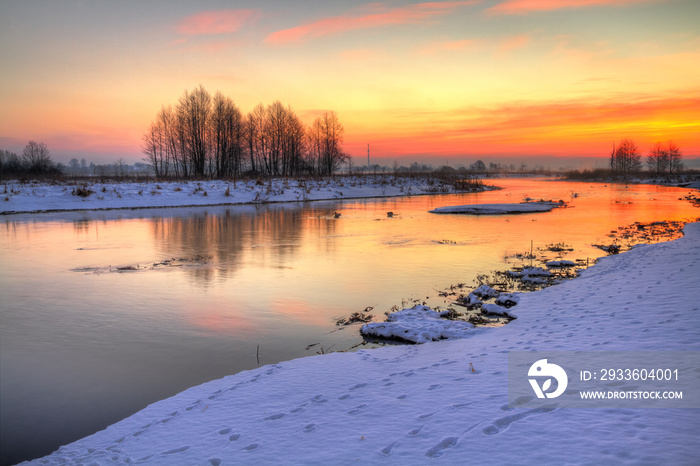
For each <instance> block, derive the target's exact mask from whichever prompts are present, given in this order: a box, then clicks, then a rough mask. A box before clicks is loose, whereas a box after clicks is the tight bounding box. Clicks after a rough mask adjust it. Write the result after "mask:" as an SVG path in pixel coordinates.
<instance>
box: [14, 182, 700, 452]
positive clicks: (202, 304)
mask: <svg viewBox="0 0 700 466" xmlns="http://www.w3.org/2000/svg"><path fill="white" fill-rule="evenodd" d="M492 183H493V184H496V185H498V186H502V187H503V188H504V189H502V190H498V191H489V192H483V193H472V194H458V195H437V196H413V197H405V198H387V199H367V200H346V201H333V202H312V203H306V204H294V203H290V204H269V205H256V206H251V205H249V206H237V207H201V208H186V209H184V208H183V209H150V210H137V211H127V210H115V211H106V212H69V213H61V214H39V215H10V216H5V217H2V218H1V219H0V221H1V222H2V224H1V226H0V290H1V299H0V317H1V319H2V320H1V325H0V402H1V403H0V409H1V412H0V414H1V416H0V422H1V425H0V431H1V432H2V435H1V436H0V442H1V444H0V449H1V451H2V464H12V463H15V462H17V461H20V460H22V459H29V458H34V457H38V456H42V455H45V454H48V453H50V452H51V451H53V450H55V449H57V448H58V446H59V445H61V444H66V443H70V442H72V441H75V440H77V439H79V438H81V437H83V436H86V435H89V434H91V433H94V432H96V431H98V430H100V429H103V428H104V427H106V426H108V425H109V424H112V423H114V422H117V421H119V420H120V419H123V418H124V417H126V416H128V415H130V414H132V413H134V412H136V411H138V410H140V409H141V408H143V407H145V406H146V405H148V404H150V403H153V402H155V401H158V400H160V399H163V398H166V397H169V396H172V395H174V394H176V393H178V392H180V391H182V390H184V389H186V388H188V387H191V386H193V385H197V384H200V383H203V382H206V381H209V380H212V379H216V378H220V377H223V376H225V375H230V374H234V373H236V372H239V371H242V370H247V369H253V368H255V367H258V366H259V365H264V364H270V363H275V362H279V361H282V360H289V359H293V358H297V357H303V356H309V355H313V354H316V353H317V352H319V351H321V348H323V351H336V350H343V349H346V348H349V347H351V346H353V345H356V344H358V343H360V342H361V341H362V339H361V337H360V336H359V332H358V330H359V326H358V325H352V326H347V327H337V326H336V325H335V323H334V322H335V319H336V318H338V317H342V316H347V315H349V314H351V313H353V312H358V311H362V310H363V309H365V308H366V307H368V306H372V307H374V310H373V313H374V314H375V315H378V316H379V318H380V320H381V316H382V314H383V313H384V312H385V311H389V310H390V309H391V307H392V306H395V305H400V304H401V302H402V300H408V299H419V300H427V302H428V303H429V304H432V305H436V304H440V303H438V301H437V296H436V290H443V289H445V288H446V287H449V286H450V285H452V284H456V283H467V284H471V283H473V281H474V279H475V277H476V275H477V274H479V273H484V272H488V271H491V270H496V269H501V270H503V269H505V268H507V265H506V257H507V256H509V255H512V254H514V253H518V252H523V253H524V252H528V251H529V249H530V247H531V243H532V244H533V245H534V247H535V248H537V247H542V246H544V245H546V244H550V243H558V242H564V243H566V244H568V245H570V246H572V247H573V249H574V251H572V252H570V253H568V255H567V256H566V258H567V259H572V260H574V259H584V260H585V259H587V258H589V259H594V258H596V257H599V256H601V255H602V252H601V251H600V250H598V249H596V248H593V247H592V246H591V245H592V244H594V243H596V242H605V241H606V235H607V234H608V233H609V232H610V231H611V230H614V229H616V228H617V227H620V226H624V225H628V224H630V223H633V222H635V221H640V222H647V221H655V220H683V219H689V218H691V217H694V216H695V217H697V215H698V209H697V208H695V207H693V206H691V204H690V203H689V202H687V201H684V200H679V198H680V197H681V196H684V195H686V194H687V193H688V192H689V190H687V189H680V188H667V187H658V186H651V185H630V186H624V185H602V184H590V183H571V182H559V181H557V182H552V181H546V180H541V179H505V180H495V181H493V182H492ZM526 197H530V198H538V199H539V198H547V199H554V200H559V199H562V200H564V201H566V202H569V203H570V208H566V209H556V210H554V211H552V212H549V213H540V214H525V215H508V216H478V217H477V216H466V215H436V214H430V213H429V212H428V211H429V210H430V209H433V208H435V207H440V206H446V205H459V204H470V203H492V202H520V201H521V200H522V199H523V198H526ZM390 211H391V212H394V214H395V215H394V217H393V218H389V217H388V216H387V212H390ZM334 212H338V213H340V214H341V215H340V217H339V218H335V216H334ZM650 266H652V267H653V264H650ZM443 301H444V300H443Z"/></svg>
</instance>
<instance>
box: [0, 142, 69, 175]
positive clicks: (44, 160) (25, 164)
mask: <svg viewBox="0 0 700 466" xmlns="http://www.w3.org/2000/svg"><path fill="white" fill-rule="evenodd" d="M60 173H61V166H60V164H55V163H54V162H53V161H52V160H51V154H50V153H49V149H48V148H47V147H46V144H44V143H43V142H35V141H29V142H28V143H27V145H26V146H25V147H24V150H22V155H17V154H15V153H14V152H10V151H8V150H0V175H12V176H17V175H19V176H28V175H31V176H41V175H57V174H60Z"/></svg>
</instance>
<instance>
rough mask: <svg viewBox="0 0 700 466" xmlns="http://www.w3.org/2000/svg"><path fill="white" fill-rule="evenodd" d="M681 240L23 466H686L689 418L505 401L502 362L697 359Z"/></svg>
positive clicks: (699, 269)
mask: <svg viewBox="0 0 700 466" xmlns="http://www.w3.org/2000/svg"><path fill="white" fill-rule="evenodd" d="M685 233H686V236H685V237H683V238H681V239H679V240H676V241H673V242H670V243H660V244H655V245H649V246H645V247H640V248H634V249H633V250H631V251H629V252H625V253H623V254H619V255H615V256H609V257H604V258H602V259H601V260H600V261H599V262H598V263H597V264H596V265H594V266H592V267H590V268H589V269H587V270H585V271H584V272H583V273H582V274H581V276H580V277H579V278H576V279H574V280H570V281H566V282H564V283H562V284H560V285H556V286H552V287H548V288H546V289H544V290H541V291H537V292H534V293H526V294H522V295H520V303H519V304H518V306H517V309H518V316H519V318H518V319H517V320H515V321H513V322H511V323H509V324H508V325H506V326H504V327H500V328H474V329H469V330H468V332H469V333H470V335H472V336H471V337H470V338H467V339H458V340H444V341H440V342H431V343H426V344H423V345H409V346H395V347H387V348H383V349H376V350H369V351H366V350H364V351H358V352H356V353H334V354H327V355H322V356H315V357H308V358H302V359H297V360H294V361H288V362H283V363H280V364H275V365H270V366H264V367H261V368H259V369H256V370H253V371H245V372H241V373H239V374H236V375H232V376H229V377H226V378H223V379H221V380H216V381H213V382H209V383H207V384H203V385H200V386H197V387H194V388H191V389H189V390H187V391H185V392H182V393H180V394H178V395H176V396H174V397H172V398H169V399H167V400H163V401H160V402H158V403H155V404H153V405H151V406H149V407H147V408H145V409H144V410H142V411H140V412H139V413H137V414H135V415H133V416H131V417H129V418H127V419H125V420H123V421H121V422H119V423H117V424H114V425H112V426H110V427H108V428H107V429H105V430H104V431H101V432H98V433H96V434H94V435H91V436H89V437H86V438H84V439H82V440H79V441H77V442H75V443H72V444H70V445H67V446H64V447H62V448H60V449H59V450H58V451H57V452H55V453H53V454H52V455H50V456H47V457H45V458H42V459H39V460H36V461H34V462H33V464H58V463H62V462H66V463H69V464H77V463H85V464H102V465H109V464H120V465H121V464H133V463H137V462H140V463H143V464H156V465H160V464H163V465H166V464H200V465H226V464H280V463H288V464H426V463H428V462H431V461H433V460H435V459H439V460H440V461H441V462H443V463H445V464H628V465H637V464H649V465H652V464H697V460H698V453H697V449H698V431H700V416H698V412H697V410H693V409H664V410H661V411H659V410H655V409H625V408H615V409H563V408H561V407H559V405H558V404H557V403H556V401H555V400H552V403H551V404H550V405H547V407H546V408H538V409H524V408H520V409H517V408H516V409H513V408H509V407H508V404H507V390H508V364H507V361H508V353H509V352H510V351H597V350H608V351H634V350H648V351H674V350H676V351H678V350H683V351H698V350H700V304H698V302H699V300H698V291H697V281H698V276H699V274H700V224H689V225H687V226H686V228H685ZM421 312H426V313H427V310H424V309H423V310H421Z"/></svg>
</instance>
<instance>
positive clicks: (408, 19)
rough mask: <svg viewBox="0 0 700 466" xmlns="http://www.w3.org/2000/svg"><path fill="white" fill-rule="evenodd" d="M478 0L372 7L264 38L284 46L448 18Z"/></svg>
mask: <svg viewBox="0 0 700 466" xmlns="http://www.w3.org/2000/svg"><path fill="white" fill-rule="evenodd" d="M478 1H479V0H469V1H460V2H435V3H418V4H415V5H410V6H405V7H396V8H385V7H384V6H383V5H381V4H379V5H373V6H372V10H373V11H372V12H370V13H365V14H360V15H355V16H352V15H343V16H334V17H331V18H323V19H319V20H317V21H314V22H311V23H308V24H304V25H302V26H297V27H294V28H291V29H284V30H282V31H277V32H274V33H272V34H270V35H269V36H268V37H267V42H269V43H272V44H284V43H288V42H299V41H302V40H304V39H308V38H314V37H322V36H326V35H329V34H338V33H343V32H348V31H355V30H358V29H370V28H376V27H381V26H388V25H396V24H415V23H420V22H422V21H425V20H426V19H429V18H433V17H436V16H444V15H447V14H449V13H451V12H452V11H454V10H455V9H457V8H460V7H463V6H467V5H474V4H475V3H478Z"/></svg>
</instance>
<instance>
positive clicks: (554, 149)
mask: <svg viewBox="0 0 700 466" xmlns="http://www.w3.org/2000/svg"><path fill="white" fill-rule="evenodd" d="M698 17H700V2H697V1H696V0H578V1H576V2H569V1H564V0H548V1H546V2H542V1H539V0H467V1H445V2H424V3H419V2H411V1H406V0H387V1H386V2H383V3H381V2H380V3H376V2H374V3H372V2H358V1H355V0H352V1H345V2H326V1H324V2H321V1H315V0H314V1H310V2H304V3H303V4H294V3H291V2H290V3H286V4H282V5H280V4H279V3H278V2H272V1H270V0H261V1H254V0H242V1H240V2H237V3H236V5H235V8H231V5H230V4H229V3H226V2H223V1H221V0H205V1H202V2H197V3H194V2H190V1H185V0H172V1H168V2H167V3H166V2H165V1H162V0H161V1H154V2H147V3H132V2H128V3H123V2H119V3H117V2H113V3H88V4H85V3H84V2H79V1H77V0H66V1H64V2H53V1H49V0H37V1H33V2H20V1H14V2H13V1H10V2H2V3H1V4H0V40H2V43H3V48H2V49H1V50H0V62H2V63H3V74H2V77H0V82H2V85H1V86H0V99H1V101H2V102H3V105H2V106H1V107H0V149H5V150H10V151H12V152H17V153H20V152H21V150H22V148H23V147H24V146H25V145H26V143H27V142H28V141H29V140H34V141H37V142H43V143H45V144H46V145H47V146H48V148H49V150H50V152H51V154H52V157H53V158H54V160H56V161H60V162H63V163H65V162H67V161H68V160H70V158H73V157H76V158H78V159H81V158H86V159H92V160H93V161H95V163H109V162H111V161H115V160H118V159H119V158H123V159H124V160H126V161H128V162H129V163H133V162H136V161H140V159H142V158H143V157H144V156H143V155H142V154H141V144H142V138H143V135H144V133H146V131H147V130H148V127H149V125H150V123H151V122H152V121H153V120H154V118H155V116H156V113H157V112H158V111H159V110H160V109H161V107H162V106H167V105H174V104H176V103H177V100H178V98H179V97H180V96H181V95H182V93H183V91H184V90H186V89H189V90H191V89H194V88H195V87H197V86H199V85H202V86H203V87H204V88H206V89H207V90H208V91H209V92H211V93H212V94H213V93H215V92H216V91H221V92H222V93H224V94H225V95H227V96H229V97H230V98H231V99H233V101H234V103H235V104H236V105H237V106H238V107H239V108H240V110H241V111H242V112H243V114H244V115H245V114H247V113H248V112H250V111H251V110H252V109H253V108H254V107H255V106H256V105H257V104H258V103H262V104H263V105H266V106H267V105H269V104H271V103H272V102H274V101H276V100H279V101H280V102H281V103H282V104H283V105H284V106H285V107H287V106H289V107H291V109H292V110H293V111H294V112H295V113H296V114H297V115H298V116H299V118H300V120H301V121H302V122H303V123H304V124H307V125H309V124H311V122H312V121H313V120H314V119H315V118H316V117H317V116H319V115H320V114H322V113H323V112H326V111H331V110H332V111H334V112H336V113H337V115H338V117H339V120H340V122H341V123H342V125H343V126H344V127H345V144H344V146H343V147H344V150H345V152H347V153H348V154H350V155H351V156H352V157H353V159H354V160H357V161H360V160H362V159H363V158H364V157H366V147H367V144H370V148H371V157H376V159H377V160H386V161H387V162H385V163H387V164H389V165H391V164H393V161H394V160H400V163H401V164H404V165H409V164H411V163H413V162H419V163H420V162H421V161H422V162H423V163H431V164H435V165H438V164H444V162H442V160H443V159H444V160H446V161H447V163H449V164H450V165H454V166H457V165H459V164H460V163H461V164H466V165H468V164H469V163H472V162H473V161H475V160H477V159H482V160H484V161H486V160H488V161H493V162H495V163H499V162H500V163H505V161H506V160H514V161H515V160H517V161H518V162H508V163H527V164H528V165H530V166H534V165H544V164H545V163H546V164H550V165H555V164H567V165H569V164H571V165H574V166H581V167H583V166H584V165H587V166H588V167H595V166H596V164H597V163H599V162H597V161H596V160H598V159H601V160H602V159H605V157H606V155H607V154H609V152H610V150H611V146H612V144H614V143H617V142H619V141H621V140H622V139H624V138H629V139H631V140H633V141H634V142H635V143H636V144H637V146H638V147H639V149H640V151H641V153H642V155H643V156H646V154H647V153H648V151H649V150H650V149H651V148H652V146H653V144H654V143H656V142H657V141H662V142H668V141H669V140H672V141H674V142H675V143H676V144H677V145H678V146H679V147H680V148H681V150H682V152H683V154H684V156H685V159H686V161H687V162H688V163H689V164H693V165H694V164H695V162H694V161H695V160H696V159H698V158H700V119H698V117H697V109H698V108H700V97H699V96H700V84H699V83H698V80H697V77H698V76H700V47H698V44H700V30H698V28H697V25H696V24H695V23H696V20H695V19H696V18H698ZM558 157H560V158H561V159H560V160H559V159H557V158H558ZM521 160H522V162H520V161H521ZM358 164H359V163H358Z"/></svg>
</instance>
